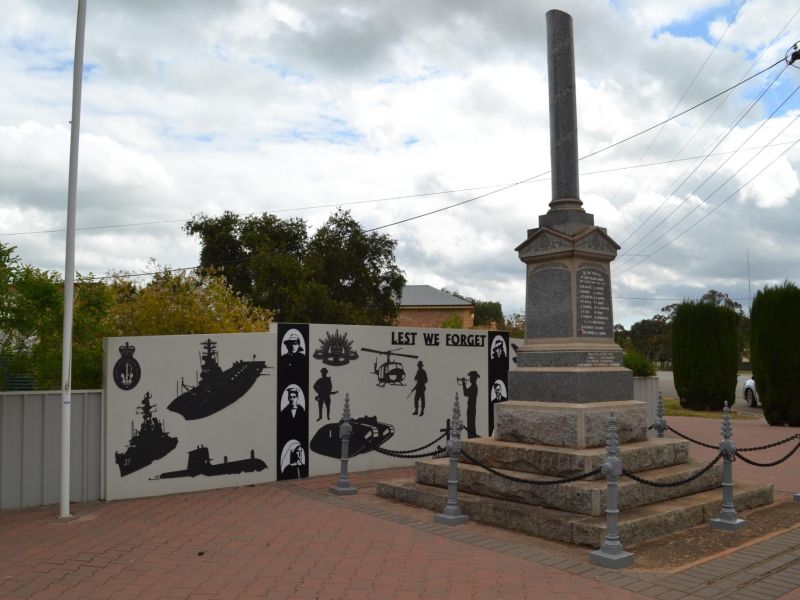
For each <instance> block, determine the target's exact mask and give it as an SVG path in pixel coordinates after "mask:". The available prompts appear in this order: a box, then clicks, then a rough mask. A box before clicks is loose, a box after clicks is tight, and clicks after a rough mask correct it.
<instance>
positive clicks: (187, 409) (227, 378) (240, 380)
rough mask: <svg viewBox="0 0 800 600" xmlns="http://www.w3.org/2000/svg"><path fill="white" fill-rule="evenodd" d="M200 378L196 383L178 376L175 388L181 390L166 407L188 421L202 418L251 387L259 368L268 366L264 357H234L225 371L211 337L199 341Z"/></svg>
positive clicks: (230, 402)
mask: <svg viewBox="0 0 800 600" xmlns="http://www.w3.org/2000/svg"><path fill="white" fill-rule="evenodd" d="M201 345H202V347H203V351H202V352H201V354H200V379H199V381H198V382H197V385H195V386H190V385H186V384H185V383H184V382H183V378H181V381H180V384H179V388H178V391H179V392H180V390H181V389H183V393H182V394H180V395H179V396H178V397H177V398H175V400H173V401H172V402H170V404H169V406H167V408H168V409H169V410H171V411H173V412H176V413H178V414H179V415H182V416H183V418H185V419H186V420H187V421H192V420H194V419H202V418H203V417H207V416H209V415H213V414H214V413H215V412H217V411H220V410H222V409H223V408H225V407H226V406H229V405H231V404H233V403H234V402H236V401H237V400H238V399H239V398H241V397H242V396H244V394H245V393H246V392H247V390H249V389H250V388H251V387H253V384H254V383H255V381H256V379H258V377H259V375H261V371H263V370H264V369H267V368H270V367H267V363H265V362H264V361H263V360H255V356H253V360H237V361H236V362H234V363H233V365H232V366H230V367H229V368H228V369H226V370H224V371H223V370H222V368H221V367H220V366H219V352H218V351H217V343H216V342H214V341H212V340H211V339H208V340H206V341H205V342H203V343H202V344H201Z"/></svg>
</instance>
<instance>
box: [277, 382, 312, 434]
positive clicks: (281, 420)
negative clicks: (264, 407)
mask: <svg viewBox="0 0 800 600" xmlns="http://www.w3.org/2000/svg"><path fill="white" fill-rule="evenodd" d="M286 399H287V400H288V401H289V403H288V404H287V405H286V406H284V407H283V409H282V410H281V412H280V415H278V431H279V432H280V433H282V434H283V435H284V436H286V437H290V436H295V435H299V432H302V431H303V429H304V428H303V424H304V423H305V419H306V409H305V408H303V406H302V405H301V404H300V388H298V387H297V386H296V385H290V386H289V387H288V388H287V389H286Z"/></svg>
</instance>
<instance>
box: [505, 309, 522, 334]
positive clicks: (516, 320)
mask: <svg viewBox="0 0 800 600" xmlns="http://www.w3.org/2000/svg"><path fill="white" fill-rule="evenodd" d="M505 328H506V329H507V330H508V335H509V336H510V337H512V338H522V339H524V338H525V315H524V314H522V313H509V314H507V315H506V316H505Z"/></svg>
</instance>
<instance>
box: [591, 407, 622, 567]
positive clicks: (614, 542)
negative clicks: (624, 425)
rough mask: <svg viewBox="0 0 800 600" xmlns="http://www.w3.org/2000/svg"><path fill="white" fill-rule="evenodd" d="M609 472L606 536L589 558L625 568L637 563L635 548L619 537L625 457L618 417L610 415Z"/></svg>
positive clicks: (606, 468)
mask: <svg viewBox="0 0 800 600" xmlns="http://www.w3.org/2000/svg"><path fill="white" fill-rule="evenodd" d="M603 474H604V475H605V476H606V487H607V491H606V538H605V540H603V545H602V546H600V548H599V549H598V550H595V551H593V552H590V553H589V562H591V563H592V564H595V565H597V566H599V567H606V568H608V569H622V568H624V567H630V566H631V565H632V564H633V552H627V551H626V550H625V549H624V548H623V547H622V543H621V542H620V541H619V489H618V481H619V476H620V475H621V474H622V461H621V460H620V458H619V436H618V435H617V418H616V416H615V415H614V413H611V415H610V416H609V417H608V442H607V455H606V460H605V461H604V462H603Z"/></svg>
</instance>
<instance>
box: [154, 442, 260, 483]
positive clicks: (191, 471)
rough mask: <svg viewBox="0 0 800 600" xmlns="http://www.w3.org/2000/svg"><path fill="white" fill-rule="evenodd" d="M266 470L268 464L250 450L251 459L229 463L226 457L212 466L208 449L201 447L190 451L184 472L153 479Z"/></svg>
mask: <svg viewBox="0 0 800 600" xmlns="http://www.w3.org/2000/svg"><path fill="white" fill-rule="evenodd" d="M266 468H267V463H265V462H264V461H263V460H261V459H260V458H256V455H255V451H254V450H250V458H243V459H242V460H235V461H233V462H228V457H227V456H226V457H225V459H224V462H222V463H220V464H217V465H212V464H211V458H210V457H209V454H208V448H206V447H205V446H203V445H200V446H198V447H197V448H195V449H194V450H189V460H188V462H187V464H186V468H185V469H184V470H182V471H169V472H167V473H162V474H161V475H158V476H156V477H153V479H174V478H175V477H196V476H197V475H206V476H208V477H213V476H215V475H233V474H236V473H252V472H254V471H263V470H264V469H266Z"/></svg>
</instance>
